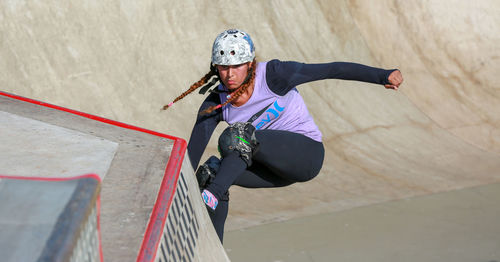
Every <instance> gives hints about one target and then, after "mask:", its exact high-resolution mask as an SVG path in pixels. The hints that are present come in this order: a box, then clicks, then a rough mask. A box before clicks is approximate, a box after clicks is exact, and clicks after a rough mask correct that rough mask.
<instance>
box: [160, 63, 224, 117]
mask: <svg viewBox="0 0 500 262" xmlns="http://www.w3.org/2000/svg"><path fill="white" fill-rule="evenodd" d="M215 75H217V71H216V70H215V67H213V66H211V67H210V72H208V73H207V74H206V75H205V76H204V77H202V78H201V79H200V80H199V81H198V82H196V83H194V84H192V85H191V86H190V87H189V89H188V90H186V91H185V92H184V93H182V94H181V95H180V96H178V97H177V98H176V99H174V101H172V102H171V103H170V104H168V105H164V106H163V108H162V109H163V110H167V108H169V107H171V106H172V105H173V104H174V103H175V102H177V101H179V100H181V99H183V98H184V97H185V96H187V95H189V94H190V93H191V92H193V91H194V90H196V89H197V88H199V87H200V86H203V85H204V84H206V83H207V82H208V80H210V78H212V77H213V76H215Z"/></svg>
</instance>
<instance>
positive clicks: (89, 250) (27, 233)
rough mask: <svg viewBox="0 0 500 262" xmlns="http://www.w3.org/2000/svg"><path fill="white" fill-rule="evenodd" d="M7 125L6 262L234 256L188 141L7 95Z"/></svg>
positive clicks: (0, 245)
mask: <svg viewBox="0 0 500 262" xmlns="http://www.w3.org/2000/svg"><path fill="white" fill-rule="evenodd" d="M0 123H1V125H0V131H1V134H2V136H1V139H0V142H1V143H0V151H1V152H2V155H1V156H2V157H1V158H0V173H1V174H5V175H6V176H2V177H0V196H1V198H0V200H1V205H0V211H1V212H0V214H1V215H0V228H1V229H2V230H1V232H2V234H1V238H0V254H1V257H2V261H9V262H11V261H12V262H14V261H102V260H103V259H104V260H105V261H131V260H133V259H134V258H137V261H227V260H228V258H227V256H226V254H225V252H224V250H223V248H222V245H221V244H220V242H219V241H218V237H217V235H216V234H215V231H214V229H213V227H212V225H211V222H210V218H208V214H207V213H206V210H205V207H204V206H203V205H202V202H201V198H200V197H199V189H198V186H197V182H196V179H195V178H194V174H193V170H192V167H191V164H190V163H189V160H188V159H187V158H186V157H185V154H186V143H185V142H184V141H183V140H182V139H178V138H175V137H171V136H167V135H163V134H159V133H156V132H153V131H148V130H144V129H141V128H137V127H134V126H130V125H126V124H123V123H118V122H116V121H111V120H108V119H103V118H100V117H97V116H93V115H88V114H85V113H81V112H77V111H74V110H70V109H66V108H61V107H58V106H55V105H50V104H47V103H43V102H40V101H35V100H32V99H28V98H24V97H19V96H15V95H12V94H8V93H4V92H0ZM82 173H83V174H85V173H93V174H95V175H92V176H90V175H89V176H83V177H82V176H79V177H75V176H76V175H77V174H82ZM101 180H102V181H103V182H102V184H101V182H100V181H101ZM99 192H101V194H100V197H98V194H99ZM99 207H101V208H100V209H99ZM99 237H101V238H102V241H99ZM200 243H202V244H200ZM101 250H102V251H101ZM101 252H102V253H101Z"/></svg>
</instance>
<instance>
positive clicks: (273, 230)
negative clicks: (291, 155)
mask: <svg viewBox="0 0 500 262" xmlns="http://www.w3.org/2000/svg"><path fill="white" fill-rule="evenodd" d="M0 7H1V10H2V11H1V12H0V32H1V34H0V43H1V45H0V89H1V90H2V91H6V92H8V93H12V94H16V95H19V96H23V97H28V98H32V99H36V100H38V101H44V102H47V103H51V104H56V105H59V106H62V107H65V108H71V109H74V110H78V111H80V112H86V113H89V114H92V115H98V116H102V117H104V118H106V119H113V120H116V121H119V122H122V123H128V124H130V125H134V126H140V127H143V128H146V129H147V130H155V131H157V132H160V133H162V134H169V135H171V136H175V137H178V138H182V139H184V140H188V139H189V136H190V134H191V129H192V127H193V125H194V121H195V119H196V116H197V112H198V109H199V106H200V104H201V103H202V101H203V100H204V99H205V96H202V95H198V94H196V93H197V92H196V91H195V92H194V93H193V94H191V95H189V96H186V97H185V98H183V99H182V100H180V101H179V102H177V103H175V104H174V106H173V107H172V108H169V109H168V110H167V111H162V110H160V108H161V107H162V106H163V105H165V104H168V103H170V102H171V101H172V100H173V99H175V98H176V97H177V96H179V95H180V94H181V93H182V92H184V91H185V90H187V89H188V87H189V86H190V85H191V84H192V83H194V82H196V81H198V80H199V79H200V78H201V77H202V76H204V75H205V74H206V73H207V72H208V71H209V62H210V55H211V52H210V51H211V47H212V43H213V40H214V39H215V37H216V35H217V34H218V33H220V32H222V31H223V30H225V29H228V28H239V29H242V30H244V31H246V32H247V33H249V34H250V35H251V37H252V40H253V42H254V44H255V46H256V52H257V59H258V60H259V61H268V60H271V59H280V60H282V61H287V60H292V61H299V62H305V63H323V62H332V61H346V62H356V63H361V64H365V65H369V66H375V67H381V68H386V69H390V68H398V69H400V70H401V72H402V74H403V77H404V79H405V80H404V82H403V84H402V86H401V88H400V90H398V91H397V92H394V91H392V90H385V89H384V88H383V87H382V86H376V85H372V84H366V83H359V82H354V81H340V80H325V81H318V82H313V83H307V84H304V85H300V86H298V87H297V89H298V90H299V92H300V94H301V95H302V97H303V98H304V100H305V102H306V104H307V106H308V109H309V112H310V113H311V115H312V117H313V118H314V121H315V123H316V124H317V125H318V127H319V129H320V131H321V132H322V133H323V142H324V145H325V150H326V154H325V160H324V165H323V168H322V170H321V173H320V174H319V175H318V176H317V177H316V178H314V179H313V180H312V181H308V182H306V183H298V184H295V185H292V186H289V187H284V188H274V189H244V188H238V187H232V188H231V189H230V191H231V192H230V195H231V200H230V201H231V202H230V210H229V216H228V219H227V222H226V232H227V234H226V236H225V241H224V247H225V249H226V251H227V255H228V256H229V257H230V258H231V259H233V260H234V261H255V260H259V258H261V259H260V260H263V261H277V260H282V261H331V260H338V261H360V260H371V261H464V262H466V261H467V262H468V261H488V262H489V261H500V254H499V253H498V252H499V251H498V250H500V249H499V248H498V247H499V246H500V238H499V237H498V236H500V226H499V224H498V222H496V220H497V218H498V217H500V211H498V205H497V204H495V201H496V200H497V199H498V194H495V192H499V190H498V185H499V182H500V155H499V154H500V92H499V87H500V75H499V74H498V72H500V62H499V60H500V49H499V48H498V47H499V46H500V16H499V15H498V14H499V13H500V3H499V2H498V1H493V0H484V1H461V0H447V1H404V0H381V1H368V0H311V1H299V0H290V1H284V0H256V1H227V0H223V1H217V2H216V3H214V2H213V1H200V0H187V1H168V0H167V1H160V0H151V1H142V2H137V1H128V2H127V1H118V0H110V1H100V2H95V1H94V2H87V1H85V2H78V1H72V2H64V3H60V2H55V1H44V2H28V1H5V2H2V3H0ZM35 112H36V110H35ZM31 114H32V113H27V114H24V115H21V116H20V117H24V118H26V119H31V118H30V117H31ZM3 116H4V117H5V116H6V114H3ZM35 120H36V121H39V122H43V121H41V120H39V119H35ZM15 122H16V121H10V120H9V122H8V123H9V125H13V124H12V123H15ZM32 123H33V125H35V126H36V124H35V123H38V122H32ZM52 125H53V124H52ZM225 127H226V125H225V124H220V125H219V127H218V129H217V130H216V131H215V132H214V134H213V136H212V140H211V141H210V142H209V145H208V148H207V150H206V152H205V154H204V156H203V157H202V160H201V161H205V160H206V159H207V158H208V157H209V156H210V155H214V154H217V150H216V146H217V138H218V135H219V134H220V132H221V131H222V130H223V129H224V128H225ZM42 130H50V128H49V127H46V128H42ZM27 132H28V133H29V131H27ZM128 132H132V131H128ZM69 133H70V134H69V135H71V133H72V132H69ZM91 135H92V134H91ZM149 136H150V135H147V137H149ZM0 137H3V136H0ZM45 137H48V136H47V135H45V133H42V135H41V138H45ZM70 137H71V139H70V140H71V141H80V142H79V143H78V144H77V146H75V147H74V148H76V149H78V148H81V147H90V148H97V149H98V150H96V152H98V153H95V154H92V155H94V156H97V157H96V158H97V159H100V161H98V162H99V163H100V164H99V165H97V164H93V169H95V170H87V169H78V170H77V171H76V172H72V173H67V175H68V176H78V175H81V174H86V173H96V174H98V175H101V174H103V172H104V171H102V170H107V168H108V166H115V165H113V162H112V161H111V160H109V159H110V158H111V159H112V156H115V155H122V154H124V152H128V151H130V152H132V151H135V150H140V149H141V147H134V143H138V142H135V141H143V140H144V141H149V140H150V139H151V137H150V138H143V137H140V138H133V139H135V141H129V142H128V143H130V144H127V143H121V141H120V138H121V137H120V135H117V136H113V137H108V136H105V139H104V140H101V139H96V138H95V137H92V136H91V137H87V136H80V135H75V134H73V135H71V136H70ZM35 140H38V138H36V139H35ZM153 140H154V139H153ZM167 140H168V141H169V142H166V141H163V140H161V139H159V138H157V139H156V141H150V142H148V143H150V144H158V146H157V147H159V149H155V150H156V152H159V153H155V152H151V151H155V150H149V151H148V152H147V153H150V157H148V159H156V158H162V159H157V160H158V161H163V162H162V163H161V164H150V165H148V163H149V162H148V161H145V160H142V159H141V158H136V157H130V158H129V159H128V160H124V161H122V162H121V163H119V164H118V166H124V167H126V168H124V169H125V170H124V172H125V171H128V170H132V169H133V168H135V167H134V165H142V167H141V170H150V169H161V172H159V171H158V175H156V176H154V177H150V176H141V175H138V176H133V175H131V176H124V177H125V178H124V179H125V180H127V181H120V179H119V177H120V176H119V175H111V174H106V175H105V177H104V178H103V182H102V186H101V199H102V207H101V209H102V214H101V224H102V226H103V228H102V237H103V239H102V245H103V255H104V259H105V260H106V261H107V259H111V257H113V256H114V255H115V254H109V255H107V254H108V253H107V252H114V251H112V250H123V252H124V253H126V255H124V257H125V256H126V257H127V258H130V257H134V258H135V257H136V256H137V252H138V251H137V250H139V249H140V247H141V244H142V242H141V241H143V239H144V238H143V237H142V236H140V235H141V234H143V233H144V232H146V227H147V226H146V225H147V224H148V223H147V222H146V221H148V219H147V217H148V216H149V215H148V214H149V213H150V212H149V211H144V210H145V209H152V208H153V205H154V202H155V198H156V197H157V193H158V192H157V191H158V190H159V188H158V187H159V186H158V185H159V184H161V183H162V176H163V173H165V165H166V162H168V160H167V159H168V156H169V153H168V152H170V149H167V150H162V149H161V148H162V146H161V144H165V143H167V144H168V143H173V142H172V141H176V140H175V139H173V140H171V139H167ZM125 141H127V140H124V142H125ZM4 143H5V145H6V143H10V146H9V148H10V147H11V146H18V144H16V143H15V142H14V141H13V140H8V139H7V141H2V145H4ZM47 143H48V142H47ZM65 143H66V142H63V144H65ZM141 143H142V142H141ZM118 144H120V145H118ZM122 146H129V147H128V148H129V149H126V150H124V151H119V149H118V148H120V147H122ZM151 147H154V146H151ZM42 148H43V147H42ZM171 148H173V145H172V146H171ZM32 151H33V153H37V151H35V150H32ZM5 152H6V151H3V152H2V154H5ZM120 152H121V153H120ZM164 152H166V153H164ZM62 155H64V154H62ZM82 155H83V154H82ZM159 155H161V156H162V157H159ZM154 156H156V157H154ZM86 158H88V154H87V157H86ZM184 158H185V157H184ZM14 159H21V158H18V157H14ZM89 159H90V158H89ZM106 159H108V160H106ZM82 160H84V159H81V158H80V159H72V158H70V159H68V160H65V161H63V162H64V163H71V164H70V165H69V167H77V166H78V165H77V164H76V163H74V162H73V161H82ZM136 160H137V161H136ZM182 161H188V160H185V159H184V160H182ZM25 163H30V161H21V163H20V164H17V167H18V168H20V167H24V166H25ZM83 166H86V165H83ZM147 166H149V167H150V168H148V167H147ZM157 166H161V167H157ZM182 166H184V164H183V165H182ZM35 168H36V166H35ZM65 169H67V167H61V168H60V169H58V170H57V172H49V173H48V174H47V175H54V174H57V173H61V174H66V172H65V171H64V170H65ZM15 173H16V174H18V175H21V176H29V175H35V174H30V172H25V171H23V170H17V171H16V172H15ZM138 173H141V174H143V173H144V172H138ZM160 173H162V174H161V175H160ZM182 173H183V174H187V171H186V173H184V172H182ZM0 174H4V175H9V174H5V172H1V171H0ZM155 174H156V173H155ZM107 181H109V182H107ZM119 182H126V183H123V184H120V183H119ZM188 184H189V183H188ZM113 185H120V186H117V188H115V189H114V190H111V191H109V189H108V190H107V189H106V188H107V187H111V188H112V186H113ZM126 185H127V186H126ZM134 187H140V188H139V189H136V188H134ZM193 190H194V189H193ZM153 191H154V193H151V192H153ZM111 192H113V193H111ZM140 192H148V193H147V194H143V193H140ZM106 199H110V201H109V202H107V201H106ZM445 200H446V201H445ZM193 201H195V200H193ZM196 201H197V200H196ZM106 202H107V203H108V204H106ZM120 203H121V204H123V203H127V205H129V206H131V207H134V206H135V209H134V211H130V212H119V211H115V212H113V206H115V205H118V206H119V205H120ZM106 205H108V206H106ZM194 206H197V205H194ZM106 210H107V211H106ZM106 212H110V213H107V214H108V215H106ZM320 218H321V219H320ZM197 221H198V222H199V223H201V222H200V221H202V220H201V219H200V220H197ZM326 222H328V223H326ZM107 223H109V225H113V226H111V227H108V228H112V229H113V230H115V229H116V230H118V231H116V232H114V231H113V230H112V231H108V232H106V228H105V227H104V226H105V225H106V224H107ZM195 224H196V223H195ZM132 225H134V227H136V228H133V230H136V231H135V232H134V233H133V234H132V233H130V234H128V233H127V234H125V235H127V236H124V235H122V234H123V232H119V230H125V229H128V228H130V227H132ZM137 225H142V227H143V228H142V229H139V228H138V227H140V226H137ZM167 225H168V223H167ZM315 226H316V227H315ZM200 228H202V226H200ZM278 229H279V230H278ZM362 229H363V230H362ZM296 230H297V231H296ZM139 232H140V233H139ZM114 237H116V238H114ZM280 237H282V238H280ZM264 239H267V240H268V241H264ZM302 240H303V241H304V242H300V241H302ZM110 241H114V242H113V243H112V242H110ZM128 243H130V245H129V244H128ZM278 243H279V244H280V245H278ZM107 245H108V246H107ZM129 246H130V247H133V248H128V247H129ZM111 247H113V248H111ZM156 250H161V248H158V249H156ZM255 250H258V251H259V252H255ZM248 251H254V254H249V253H247V252H248ZM117 252H118V251H117ZM120 252H121V251H120ZM273 252H274V253H273ZM118 253H119V252H118ZM153 253H154V252H153ZM250 255H252V256H250ZM320 255H321V257H318V256H320ZM258 256H260V257H258ZM120 258H123V257H120ZM252 259H253V260H252ZM111 260H112V259H111ZM117 260H119V259H117Z"/></svg>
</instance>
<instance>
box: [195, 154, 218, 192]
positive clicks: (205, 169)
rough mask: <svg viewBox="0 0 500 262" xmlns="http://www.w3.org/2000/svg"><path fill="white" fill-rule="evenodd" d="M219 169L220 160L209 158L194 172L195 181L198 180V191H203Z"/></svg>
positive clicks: (214, 157)
mask: <svg viewBox="0 0 500 262" xmlns="http://www.w3.org/2000/svg"><path fill="white" fill-rule="evenodd" d="M219 167H220V160H219V159H218V158H217V157H216V156H211V157H209V158H208V160H207V161H206V162H205V163H204V164H203V165H201V166H200V167H199V168H198V170H196V180H198V186H199V188H200V191H203V189H205V188H206V187H207V186H208V184H210V182H212V181H213V180H214V179H215V174H217V172H218V171H219Z"/></svg>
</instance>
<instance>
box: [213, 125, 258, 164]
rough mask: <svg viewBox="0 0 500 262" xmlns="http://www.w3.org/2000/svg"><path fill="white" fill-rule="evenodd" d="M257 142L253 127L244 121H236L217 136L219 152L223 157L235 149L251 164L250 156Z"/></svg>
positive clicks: (255, 150) (253, 152)
mask: <svg viewBox="0 0 500 262" xmlns="http://www.w3.org/2000/svg"><path fill="white" fill-rule="evenodd" d="M258 146H259V142H258V141H257V138H256V137H255V127H254V126H253V125H252V124H250V123H248V122H246V123H243V122H238V123H234V124H232V125H230V126H229V127H228V128H226V129H225V130H224V131H223V132H222V134H221V136H220V137H219V152H220V154H221V156H222V157H223V158H224V157H225V156H227V155H229V154H230V153H232V152H234V151H236V152H238V153H239V155H240V157H241V158H242V159H243V160H244V161H245V162H246V163H247V166H250V165H251V164H252V157H253V155H254V154H255V152H257V149H258Z"/></svg>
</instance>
